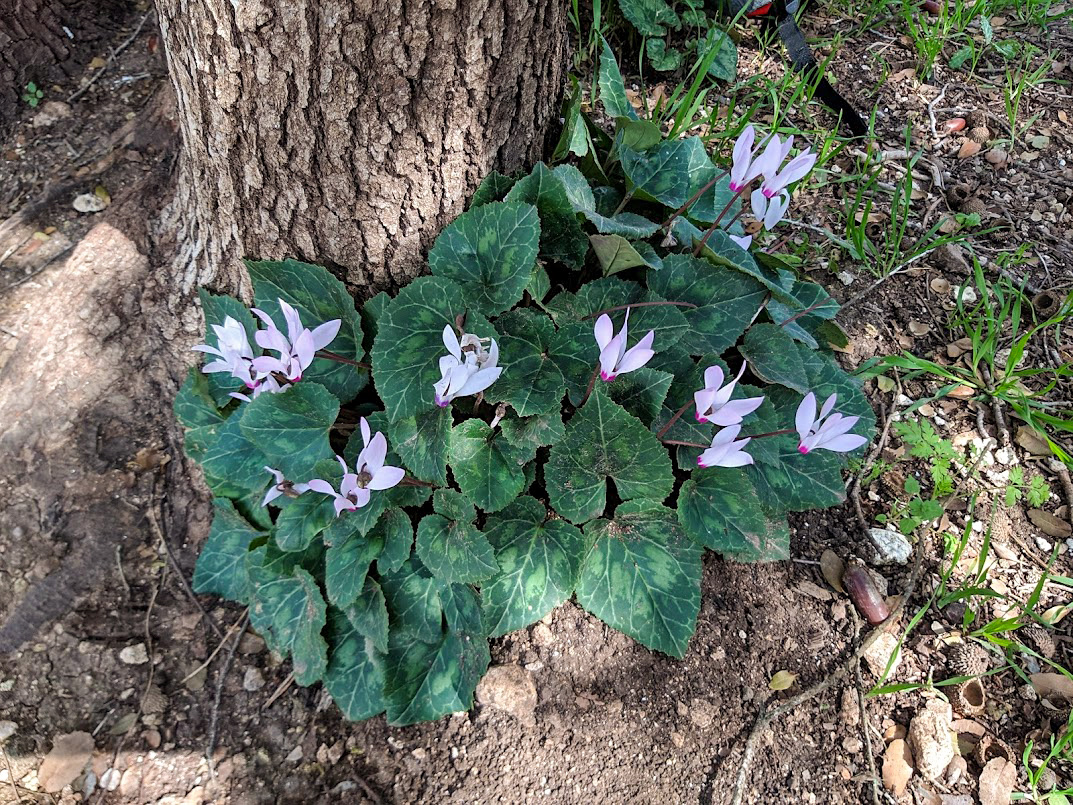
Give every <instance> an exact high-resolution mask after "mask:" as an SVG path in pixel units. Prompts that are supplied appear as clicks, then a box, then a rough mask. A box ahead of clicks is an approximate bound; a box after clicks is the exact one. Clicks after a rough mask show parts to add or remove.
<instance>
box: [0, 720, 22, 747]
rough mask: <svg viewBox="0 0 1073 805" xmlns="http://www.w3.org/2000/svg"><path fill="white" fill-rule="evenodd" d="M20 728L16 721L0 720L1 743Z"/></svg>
mask: <svg viewBox="0 0 1073 805" xmlns="http://www.w3.org/2000/svg"><path fill="white" fill-rule="evenodd" d="M18 729H19V725H18V724H16V723H15V722H14V721H0V743H3V742H4V741H6V740H7V739H8V738H10V737H11V736H12V735H14V734H15V733H16V732H17V731H18Z"/></svg>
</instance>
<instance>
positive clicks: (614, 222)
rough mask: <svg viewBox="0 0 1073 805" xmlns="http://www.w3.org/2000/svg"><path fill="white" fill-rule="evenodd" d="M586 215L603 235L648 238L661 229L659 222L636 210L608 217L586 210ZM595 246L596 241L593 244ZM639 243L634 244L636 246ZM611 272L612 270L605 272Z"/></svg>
mask: <svg viewBox="0 0 1073 805" xmlns="http://www.w3.org/2000/svg"><path fill="white" fill-rule="evenodd" d="M585 217H586V218H588V219H589V221H591V222H592V224H593V226H595V227H596V231H597V232H599V233H600V234H601V235H625V236H626V237H628V238H647V237H649V236H651V235H654V234H656V232H658V231H659V224H657V223H655V222H654V221H649V220H648V219H647V218H645V217H644V216H641V215H638V214H637V213H635V212H620V213H619V214H618V215H614V216H611V217H608V216H606V215H600V213H598V212H596V211H595V210H586V211H585ZM593 245H594V246H595V243H594V244H593ZM636 245H637V244H634V246H636ZM605 273H611V272H605Z"/></svg>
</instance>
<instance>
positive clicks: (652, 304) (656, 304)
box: [581, 302, 696, 319]
mask: <svg viewBox="0 0 1073 805" xmlns="http://www.w3.org/2000/svg"><path fill="white" fill-rule="evenodd" d="M660 305H674V306H675V307H696V305H694V304H693V303H692V302H633V303H631V304H629V305H615V307H607V308H604V309H603V310H597V311H596V312H595V313H589V314H588V315H586V316H582V317H581V318H582V319H591V318H592V317H593V316H602V315H603V314H604V313H614V312H615V311H616V310H626V308H631V307H659V306H660Z"/></svg>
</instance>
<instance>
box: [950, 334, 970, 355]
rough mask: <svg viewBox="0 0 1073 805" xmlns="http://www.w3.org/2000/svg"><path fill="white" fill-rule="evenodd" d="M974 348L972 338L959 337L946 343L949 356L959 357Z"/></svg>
mask: <svg viewBox="0 0 1073 805" xmlns="http://www.w3.org/2000/svg"><path fill="white" fill-rule="evenodd" d="M970 349H972V339H971V338H959V339H958V340H957V341H951V342H950V343H949V344H947V345H946V356H947V357H948V358H958V357H961V356H962V355H963V354H965V353H966V352H968V351H969V350H970Z"/></svg>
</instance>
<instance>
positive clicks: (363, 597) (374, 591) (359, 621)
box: [343, 578, 388, 654]
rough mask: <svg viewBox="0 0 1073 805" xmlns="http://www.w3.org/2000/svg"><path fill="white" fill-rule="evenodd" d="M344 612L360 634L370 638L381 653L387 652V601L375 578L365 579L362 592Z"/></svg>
mask: <svg viewBox="0 0 1073 805" xmlns="http://www.w3.org/2000/svg"><path fill="white" fill-rule="evenodd" d="M343 612H345V613H346V617H347V620H349V621H350V625H351V626H353V627H354V629H355V630H356V631H357V632H358V634H360V635H363V636H365V637H367V638H369V639H370V640H371V641H372V642H373V645H374V646H376V650H377V651H379V652H380V653H381V654H386V653H387V637H388V617H387V603H386V601H385V599H384V591H383V590H381V589H380V585H379V584H377V583H376V580H375V579H370V578H366V579H365V585H364V586H363V587H362V590H361V594H360V595H358V597H357V598H355V599H354V601H353V602H352V603H351V604H349V605H348V606H346V607H344V608H343Z"/></svg>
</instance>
